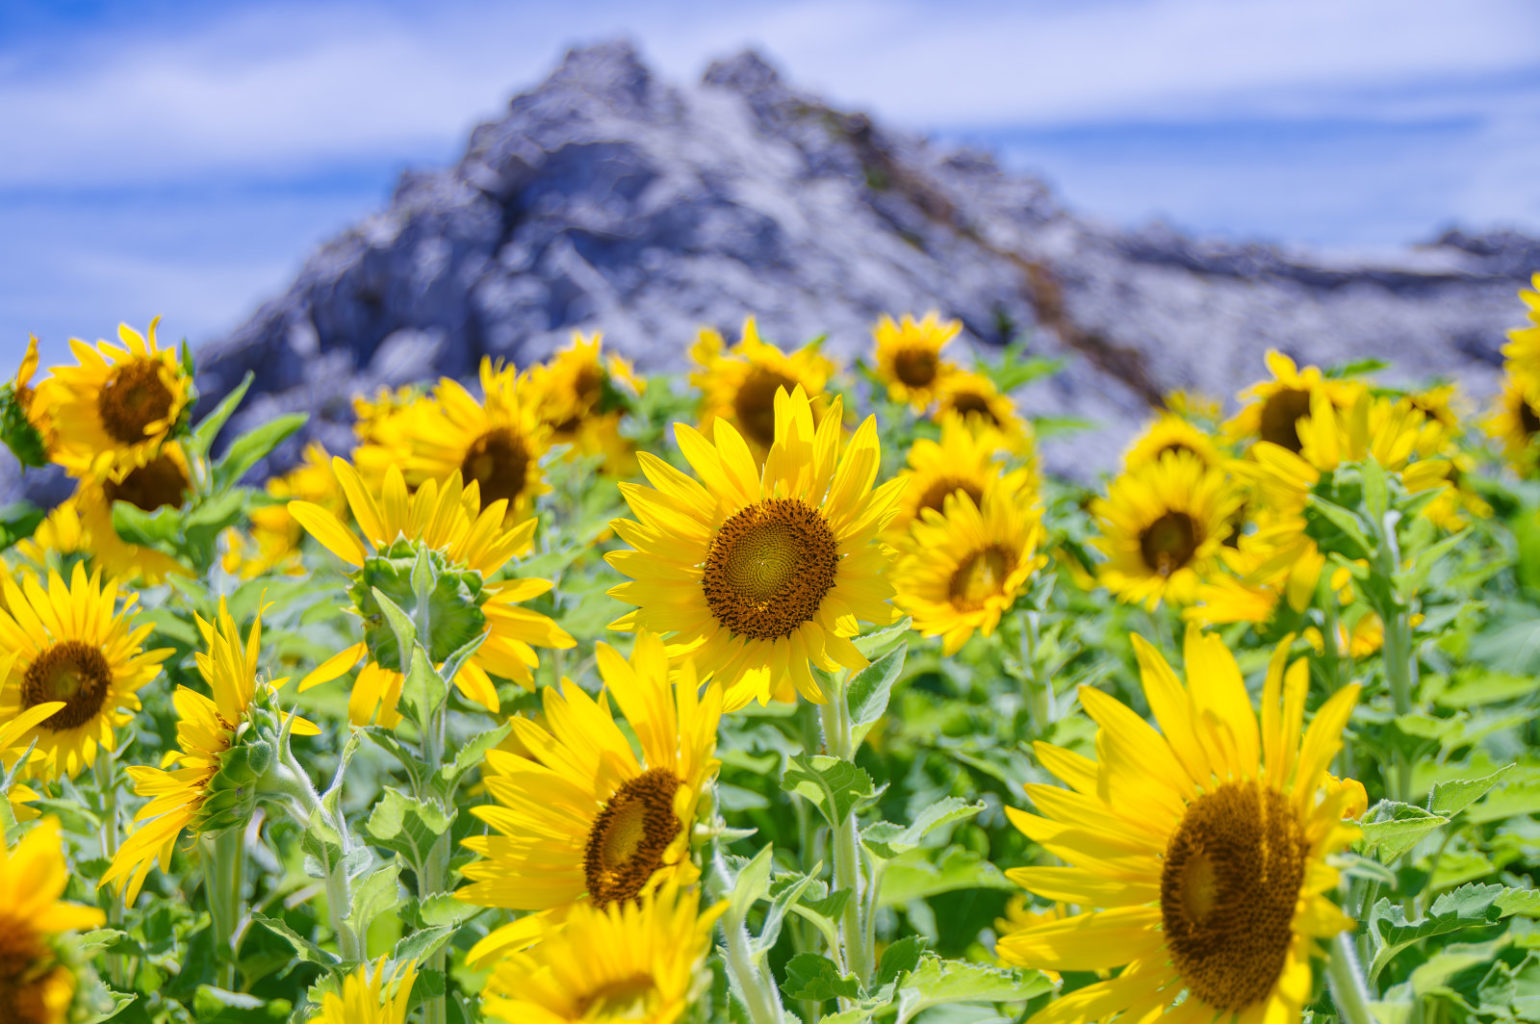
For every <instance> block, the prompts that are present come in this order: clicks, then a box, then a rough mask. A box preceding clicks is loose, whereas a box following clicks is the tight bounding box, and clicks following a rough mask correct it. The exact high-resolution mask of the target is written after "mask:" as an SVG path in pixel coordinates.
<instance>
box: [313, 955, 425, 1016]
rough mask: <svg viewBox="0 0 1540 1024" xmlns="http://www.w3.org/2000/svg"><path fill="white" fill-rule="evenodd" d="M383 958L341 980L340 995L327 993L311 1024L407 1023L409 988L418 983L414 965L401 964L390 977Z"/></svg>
mask: <svg viewBox="0 0 1540 1024" xmlns="http://www.w3.org/2000/svg"><path fill="white" fill-rule="evenodd" d="M385 962H386V958H385V957H383V956H382V957H380V959H379V960H378V961H377V962H376V963H374V964H372V965H371V964H360V965H359V967H358V970H356V971H354V972H353V973H352V974H349V975H348V976H347V977H346V978H344V979H343V981H342V992H341V993H340V994H339V993H336V992H328V993H326V995H325V996H323V997H322V999H321V1010H320V1012H319V1013H315V1014H312V1015H311V1017H310V1024H406V1011H407V1009H408V1007H409V1005H410V1003H411V998H412V986H413V985H415V984H417V965H416V964H415V963H404V964H400V965H398V966H397V967H396V970H395V971H394V972H393V973H392V974H391V975H390V976H389V977H386V974H385Z"/></svg>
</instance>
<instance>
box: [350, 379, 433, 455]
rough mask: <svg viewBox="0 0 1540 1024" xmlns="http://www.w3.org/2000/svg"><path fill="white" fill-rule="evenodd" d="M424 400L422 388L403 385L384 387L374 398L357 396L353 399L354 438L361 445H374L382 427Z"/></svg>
mask: <svg viewBox="0 0 1540 1024" xmlns="http://www.w3.org/2000/svg"><path fill="white" fill-rule="evenodd" d="M421 398H422V388H421V387H419V386H417V385H415V384H403V385H402V386H401V387H398V388H386V387H382V388H380V389H379V390H378V391H376V392H375V394H374V397H373V398H365V397H364V396H362V395H355V396H354V398H353V436H354V437H356V438H358V443H359V444H360V445H365V444H372V443H373V442H375V441H378V440H379V439H380V436H381V431H382V425H383V424H385V423H386V422H387V421H389V420H390V419H391V418H392V417H393V416H396V415H397V414H399V413H402V412H405V411H406V410H407V409H409V408H411V407H412V406H413V405H414V404H416V403H417V401H418V400H419V399H421Z"/></svg>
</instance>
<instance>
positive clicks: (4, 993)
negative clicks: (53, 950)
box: [0, 916, 63, 1024]
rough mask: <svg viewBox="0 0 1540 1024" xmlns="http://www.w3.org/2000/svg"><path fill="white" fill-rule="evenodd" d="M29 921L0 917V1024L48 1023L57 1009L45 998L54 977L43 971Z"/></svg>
mask: <svg viewBox="0 0 1540 1024" xmlns="http://www.w3.org/2000/svg"><path fill="white" fill-rule="evenodd" d="M46 956H47V953H46V952H45V951H44V950H42V949H40V948H39V944H38V942H37V940H36V937H35V934H34V933H33V931H32V924H31V922H24V921H17V920H15V919H7V918H5V917H3V916H0V1024H48V1022H50V1021H53V1020H55V1019H56V1018H57V1010H56V1009H55V1008H54V1007H53V1006H51V1005H50V1000H49V999H48V998H47V997H48V994H49V988H50V987H51V983H52V982H53V981H54V975H55V974H57V973H59V972H60V971H61V970H63V968H58V967H56V968H54V969H53V970H51V971H50V970H46V969H45V967H46V963H45V961H44V958H45V957H46Z"/></svg>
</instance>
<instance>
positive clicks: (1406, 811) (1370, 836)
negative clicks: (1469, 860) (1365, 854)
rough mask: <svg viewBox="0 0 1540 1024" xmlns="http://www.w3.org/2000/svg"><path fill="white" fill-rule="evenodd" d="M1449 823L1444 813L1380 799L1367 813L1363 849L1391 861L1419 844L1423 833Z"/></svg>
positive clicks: (1363, 824)
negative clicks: (1377, 853) (1374, 851)
mask: <svg viewBox="0 0 1540 1024" xmlns="http://www.w3.org/2000/svg"><path fill="white" fill-rule="evenodd" d="M1447 824H1449V819H1448V818H1446V817H1444V816H1443V815H1442V814H1433V813H1431V812H1429V811H1425V810H1423V809H1422V808H1421V807H1413V806H1412V805H1411V804H1403V803H1399V802H1397V801H1394V800H1381V801H1380V802H1379V803H1377V804H1375V805H1374V806H1373V807H1371V808H1370V809H1369V812H1368V813H1367V814H1366V815H1365V816H1364V821H1363V823H1362V828H1363V840H1362V849H1364V850H1365V851H1368V850H1378V851H1379V857H1380V861H1381V862H1382V863H1385V864H1389V863H1390V862H1392V861H1394V860H1395V859H1396V858H1397V857H1399V856H1401V855H1402V854H1403V853H1405V852H1406V851H1407V850H1410V849H1411V848H1412V847H1414V846H1416V845H1417V843H1418V841H1419V840H1421V839H1422V837H1423V836H1426V835H1427V834H1428V833H1430V832H1433V831H1434V830H1436V829H1439V828H1442V827H1443V826H1445V825H1447Z"/></svg>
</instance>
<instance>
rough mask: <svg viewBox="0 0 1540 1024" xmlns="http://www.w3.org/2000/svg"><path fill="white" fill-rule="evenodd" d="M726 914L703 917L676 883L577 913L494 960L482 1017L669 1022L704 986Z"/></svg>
mask: <svg viewBox="0 0 1540 1024" xmlns="http://www.w3.org/2000/svg"><path fill="white" fill-rule="evenodd" d="M725 907H726V904H725V903H719V904H717V905H716V906H714V907H710V908H707V909H706V910H704V911H702V910H701V909H700V904H699V896H698V895H697V894H696V893H695V891H694V890H693V889H691V890H686V889H681V888H680V887H679V886H678V885H677V884H675V883H672V882H670V883H668V884H667V885H665V886H663V887H662V888H661V889H659V890H657V891H656V892H654V893H650V894H648V895H646V896H643V897H642V898H641V899H640V900H637V901H629V900H627V901H623V902H616V903H610V904H607V905H605V906H602V907H601V906H598V905H583V906H578V907H575V908H574V909H573V911H572V914H571V916H570V917H568V918H567V920H566V923H565V924H564V925H563V926H562V927H561V928H559V929H557V930H555V931H553V932H552V933H551V934H550V935H549V936H547V937H546V938H545V940H544V941H543V942H541V943H540V945H538V946H536V947H535V948H534V949H531V950H528V951H523V952H516V953H512V954H510V955H508V956H506V957H504V958H503V959H502V960H501V961H500V962H499V963H498V965H497V967H496V968H495V969H494V970H493V972H492V977H491V979H490V980H489V981H488V982H487V988H486V991H485V992H484V993H483V994H482V1003H481V1007H482V1012H483V1013H484V1014H485V1015H486V1016H487V1017H488V1018H490V1019H492V1020H498V1021H504V1022H505V1024H535V1022H538V1024H567V1022H571V1024H579V1022H581V1024H622V1022H625V1024H674V1022H675V1021H677V1020H679V1019H680V1017H682V1016H683V1015H684V1013H685V1011H686V1010H688V1009H689V1008H690V1006H691V1005H692V1003H693V1002H694V1001H695V999H696V998H698V997H699V996H700V995H701V994H702V993H703V992H704V990H705V989H706V988H707V987H708V986H709V984H710V979H709V972H705V971H703V970H702V967H703V964H704V962H705V959H706V954H707V953H708V952H709V951H710V949H711V930H712V928H713V927H714V926H715V924H716V919H717V918H718V917H719V916H721V913H722V911H723V909H725Z"/></svg>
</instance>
